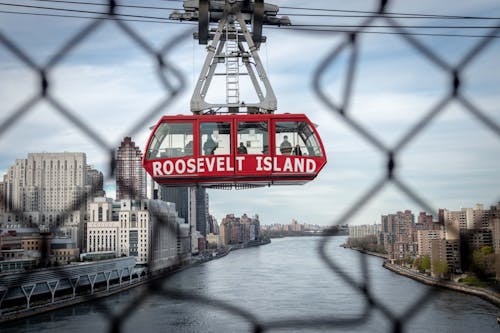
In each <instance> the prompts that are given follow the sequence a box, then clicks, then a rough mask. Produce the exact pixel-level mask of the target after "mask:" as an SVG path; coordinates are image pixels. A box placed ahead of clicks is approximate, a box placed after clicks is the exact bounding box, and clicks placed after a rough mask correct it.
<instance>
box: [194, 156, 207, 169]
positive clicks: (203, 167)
mask: <svg viewBox="0 0 500 333" xmlns="http://www.w3.org/2000/svg"><path fill="white" fill-rule="evenodd" d="M203 162H205V161H204V159H203V158H198V161H197V163H196V165H197V166H198V172H205V166H204V165H203Z"/></svg>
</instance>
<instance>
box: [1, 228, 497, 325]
mask: <svg viewBox="0 0 500 333" xmlns="http://www.w3.org/2000/svg"><path fill="white" fill-rule="evenodd" d="M320 239H321V238H320V237H297V238H283V239H273V241H272V243H271V244H269V245H265V246H260V247H254V248H248V249H243V250H238V251H234V252H231V253H230V254H229V255H228V256H226V257H224V258H221V259H218V260H213V261H210V262H207V263H204V264H202V265H198V266H194V267H191V268H189V269H186V270H184V271H182V272H179V273H177V274H174V275H173V276H171V277H170V278H169V279H168V280H166V281H165V282H164V286H165V287H168V288H176V289H180V290H183V291H188V292H190V293H195V294H197V295H203V296H205V297H206V298H209V299H217V300H223V301H224V302H227V303H230V304H233V305H236V306H238V307H239V308H241V309H242V310H244V311H247V312H250V313H251V314H252V315H253V316H255V317H256V318H258V320H259V321H262V322H264V324H265V323H270V322H274V323H283V322H284V323H286V322H289V320H304V321H305V322H306V323H307V326H308V327H305V328H304V327H302V328H300V327H298V326H294V327H286V328H282V329H273V330H271V331H272V332H276V331H280V332H321V331H327V330H328V331H332V327H331V326H322V325H319V324H318V322H317V319H318V318H323V319H325V318H329V319H350V320H351V322H352V320H353V319H356V318H358V316H359V315H360V314H361V313H362V311H363V310H364V304H365V303H364V298H363V297H362V296H361V295H360V294H359V293H358V292H356V291H355V290H353V289H352V288H350V287H349V285H348V284H346V283H345V282H344V281H343V280H342V278H340V277H339V276H338V275H337V274H334V273H333V272H332V271H331V270H329V269H328V268H327V267H326V266H325V264H324V263H323V262H322V261H321V260H320V258H319V257H318V253H317V245H318V242H319V241H320ZM344 240H345V237H330V239H329V243H328V253H330V254H331V256H332V258H333V259H334V260H335V262H336V263H338V265H339V266H341V267H343V269H344V270H345V272H347V273H348V274H351V275H352V276H355V277H356V279H357V280H359V281H361V276H362V270H361V266H360V258H361V257H362V256H364V258H365V259H366V264H367V267H368V271H369V281H370V283H369V285H370V290H372V292H373V294H374V295H375V297H376V299H377V300H378V301H380V302H381V303H383V304H384V306H385V307H386V308H387V309H389V311H390V312H392V313H394V315H395V316H402V315H403V314H405V313H406V312H407V311H408V309H410V307H411V306H412V304H413V303H414V302H415V300H416V299H417V298H418V297H419V296H420V295H424V294H425V293H426V292H427V291H428V290H429V288H430V287H428V286H426V285H423V284H420V283H418V282H416V281H413V280H411V279H408V278H405V277H402V276H399V275H397V274H394V273H392V272H390V271H388V270H386V269H384V268H383V267H382V266H381V265H382V259H380V258H377V257H373V256H367V255H362V254H360V253H358V252H356V251H353V250H349V249H344V248H342V247H340V246H339V245H340V244H341V243H342V242H343V241H344ZM145 289H146V287H145V286H141V287H138V288H134V289H131V290H129V291H125V292H122V293H120V294H118V295H115V296H111V297H108V298H106V299H104V300H103V301H100V302H91V303H84V304H79V305H76V306H73V307H68V308H64V309H61V310H57V311H54V312H51V313H46V314H41V315H37V316H34V317H31V318H27V319H23V320H19V321H16V322H13V323H8V324H4V325H3V327H2V329H1V332H2V333H10V332H37V333H54V332H72V333H80V332H81V333H89V332H91V333H97V332H106V331H109V329H110V327H111V326H110V322H111V320H109V318H110V317H111V316H116V315H118V314H120V313H122V312H123V311H125V309H126V308H127V307H129V308H130V309H132V311H131V312H130V313H127V314H125V315H121V316H120V317H121V318H123V319H122V320H120V321H117V322H119V323H120V326H119V328H120V330H121V332H135V333H137V332H141V333H143V332H144V333H146V332H252V326H251V324H250V323H249V321H248V320H246V319H244V318H242V317H239V316H237V315H235V314H234V313H229V312H227V311H224V310H221V309H220V307H218V306H217V304H214V302H210V303H209V304H195V303H193V302H190V301H186V300H181V299H171V298H167V297H166V296H165V295H160V293H159V292H158V290H153V291H152V292H151V294H150V295H149V296H148V297H146V298H144V297H141V296H143V295H144V290H145ZM498 311H499V309H498V308H497V307H495V306H494V305H491V304H490V303H488V302H486V301H484V300H482V299H480V298H478V297H475V296H470V295H466V294H462V293H458V292H453V291H448V290H443V291H441V292H439V293H435V294H433V297H432V298H431V299H430V300H429V301H428V302H426V303H425V304H423V305H419V306H417V307H415V308H414V310H411V311H410V314H409V315H408V316H406V315H405V316H403V319H402V325H403V326H402V328H403V331H405V332H454V333H456V332H482V333H486V332H498V331H499V328H500V326H499V325H498V324H497V323H496V315H497V314H498ZM335 331H339V332H367V331H369V332H388V331H392V322H391V321H390V320H388V319H387V316H386V315H384V314H383V313H382V311H380V309H372V310H371V311H369V312H368V316H366V317H363V318H361V319H359V320H357V319H356V320H355V321H354V325H350V326H341V327H337V328H336V329H335Z"/></svg>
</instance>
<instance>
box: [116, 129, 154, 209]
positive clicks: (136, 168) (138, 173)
mask: <svg viewBox="0 0 500 333" xmlns="http://www.w3.org/2000/svg"><path fill="white" fill-rule="evenodd" d="M141 161H142V152H141V150H140V149H139V147H137V146H136V145H135V142H134V141H132V139H131V138H130V137H128V136H127V137H125V138H124V139H123V141H122V142H121V144H120V147H118V150H117V152H116V169H115V175H116V200H130V199H135V200H139V199H144V198H146V193H147V192H146V171H145V170H144V169H143V167H142V164H141Z"/></svg>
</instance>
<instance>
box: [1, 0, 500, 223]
mask: <svg viewBox="0 0 500 333" xmlns="http://www.w3.org/2000/svg"><path fill="white" fill-rule="evenodd" d="M78 1H80V2H94V3H102V1H97V0H93V1H90V0H89V1H83V0H78ZM3 3H11V4H17V5H19V4H23V5H29V6H45V7H59V8H64V9H72V10H85V11H99V10H103V8H104V7H101V6H90V5H75V4H69V3H57V1H52V2H49V1H4V2H3ZM118 3H119V4H126V5H141V6H146V5H149V6H155V7H165V8H179V9H180V8H181V2H178V1H159V0H156V1H155V0H150V1H138V0H123V1H118ZM272 3H274V4H277V5H280V6H281V7H282V8H281V10H280V14H290V19H291V20H292V23H293V24H294V25H302V24H306V25H307V24H309V25H310V24H322V25H325V24H327V25H356V24H360V23H361V22H362V21H363V20H364V18H360V17H318V16H297V15H292V14H316V15H317V14H322V15H324V14H336V15H338V14H340V15H344V16H345V15H351V16H356V14H357V16H360V15H366V14H365V13H358V12H354V11H363V12H366V11H374V10H376V8H377V3H378V2H377V1H357V2H345V1H326V0H325V1H320V0H318V1H309V2H304V1H298V0H290V1H273V2H272ZM284 7H307V8H323V9H334V10H345V11H351V12H326V11H305V10H293V9H291V8H284ZM118 10H119V11H120V13H127V14H131V15H142V16H155V17H168V15H169V13H170V12H171V10H169V9H163V10H152V9H150V10H146V9H140V8H119V9H118ZM6 11H10V12H11V13H5V12H6ZM14 11H15V12H25V13H28V12H29V13H52V14H53V13H55V12H54V11H49V10H44V11H42V10H41V9H35V8H30V7H13V6H5V5H0V33H1V34H2V35H4V36H6V37H7V38H8V39H9V40H10V41H12V42H14V43H15V45H16V46H17V47H18V48H19V49H21V50H22V51H23V52H24V53H25V54H27V55H28V57H29V58H30V59H32V61H33V62H35V63H36V64H37V65H38V66H45V64H47V63H48V62H49V61H50V59H52V58H53V56H54V54H56V53H57V52H58V50H60V48H61V47H62V45H64V44H65V43H66V42H67V41H68V40H70V39H71V38H73V37H74V36H75V35H76V34H78V33H79V32H80V31H81V30H82V29H83V28H84V27H86V26H88V24H89V22H90V21H89V20H88V19H78V18H63V17H48V16H34V15H21V14H14V13H12V12H14ZM387 11H388V12H394V13H418V14H434V15H453V16H480V17H489V18H492V19H488V20H470V19H468V20H463V19H462V20H457V19H447V20H444V19H442V18H441V19H435V18H430V17H424V18H420V19H410V18H404V16H398V18H395V20H396V21H397V22H398V24H401V25H404V26H407V28H406V29H407V30H408V31H410V32H413V33H427V34H429V33H441V34H461V35H479V36H481V35H485V34H488V33H489V32H490V31H492V29H491V28H487V27H491V26H498V25H500V3H498V1H489V0H481V1H439V2H436V1H430V0H429V1H428V0H424V1H412V2H410V1H390V2H389V7H388V8H387ZM57 14H63V15H83V14H81V13H78V12H58V13H57ZM495 18H496V19H495ZM126 24H127V26H129V27H131V28H132V29H133V31H135V33H137V35H139V36H140V37H141V38H142V39H143V40H144V41H145V42H146V44H147V45H149V46H150V47H152V48H153V49H155V50H158V49H160V48H161V47H162V46H163V45H165V44H166V43H168V41H171V40H172V39H174V38H175V37H177V36H180V35H183V36H184V37H183V38H182V39H181V40H180V42H178V43H174V46H173V47H172V48H171V49H170V50H169V51H168V54H167V55H166V56H165V59H167V60H168V64H169V65H171V66H173V68H174V69H175V70H176V71H178V72H180V73H181V74H182V78H183V79H182V81H180V80H179V79H177V78H175V75H173V74H172V71H171V70H169V69H167V70H166V71H165V72H164V76H165V77H166V78H167V79H168V82H170V83H171V84H172V85H173V86H175V87H178V86H179V85H180V84H181V82H184V84H185V86H184V89H183V90H182V92H181V93H180V94H178V95H177V96H176V97H175V98H174V99H173V100H172V101H171V102H169V103H168V104H167V105H166V106H164V107H162V108H160V109H159V111H158V112H157V113H156V114H155V115H151V114H150V113H151V110H153V109H154V108H156V107H157V106H158V105H161V104H162V103H163V102H164V101H165V99H166V98H167V97H168V96H169V95H168V92H167V90H166V88H165V86H164V84H163V83H162V81H161V80H160V79H159V77H158V75H157V69H156V67H155V61H154V59H153V58H152V57H151V55H150V54H148V53H147V52H145V51H144V50H143V49H142V48H141V47H139V46H138V44H137V43H136V41H134V40H133V39H131V38H130V37H129V36H127V35H126V34H124V33H123V31H122V30H121V29H120V28H119V27H118V26H117V24H116V23H115V22H112V21H105V22H102V23H101V25H100V26H99V27H98V28H97V29H95V30H94V31H92V33H90V34H89V35H88V36H87V37H86V38H85V39H83V40H82V41H81V42H79V43H78V44H77V45H76V46H75V47H74V48H72V49H71V50H70V51H69V52H67V53H65V54H64V56H63V57H61V58H59V59H58V62H57V64H56V65H55V66H54V67H52V68H50V69H49V70H48V72H47V77H48V79H49V93H50V95H51V96H52V97H54V99H55V100H57V102H58V103H60V104H61V105H63V106H64V107H65V108H66V109H67V110H69V111H70V112H71V113H72V114H73V115H75V116H76V117H77V118H78V119H79V121H80V122H82V123H83V124H85V125H86V126H87V127H89V128H91V129H92V134H90V135H89V133H85V132H84V131H82V130H80V129H79V128H77V127H76V126H75V125H74V123H72V122H71V121H70V120H69V118H68V117H66V116H64V115H63V114H62V113H61V112H60V111H58V110H57V109H55V108H54V106H53V105H51V104H50V103H47V101H41V102H38V103H36V104H35V105H33V106H32V107H31V108H29V109H28V110H27V112H25V113H24V114H22V115H21V116H20V117H18V118H16V121H15V122H14V123H13V124H12V125H11V126H9V127H8V128H6V129H5V130H3V131H1V132H0V174H4V173H5V171H6V169H7V168H8V166H9V165H11V164H13V163H14V161H15V159H16V158H26V156H27V154H28V153H30V152H63V151H73V152H74V151H80V152H85V153H86V154H87V161H88V163H89V164H92V165H94V167H96V168H97V169H99V170H101V171H103V172H104V174H105V175H109V161H108V158H109V154H108V150H107V149H105V148H103V147H101V146H100V145H99V144H98V143H99V142H100V140H102V141H104V142H105V143H106V145H107V146H108V147H117V146H118V145H119V143H120V141H121V140H122V139H123V137H124V136H129V135H131V136H132V138H133V140H134V141H135V142H136V143H137V145H138V146H139V147H140V148H141V150H144V147H145V144H146V140H147V137H148V135H149V127H150V126H152V125H154V124H155V123H156V121H157V119H159V117H160V116H161V115H164V114H165V115H173V114H189V113H190V111H189V102H190V98H191V94H192V91H193V86H194V82H195V81H196V78H197V76H198V73H199V71H200V69H201V66H202V63H203V61H204V58H205V54H206V52H205V47H204V46H203V45H199V44H198V43H197V41H195V40H193V39H192V37H191V32H193V31H195V30H196V28H197V27H196V25H192V24H186V23H184V24H167V23H161V24H160V23H140V22H126ZM386 24H387V22H386V21H384V20H381V19H378V20H376V21H374V22H373V25H386ZM437 25H441V26H455V27H457V26H458V27H457V28H446V29H444V28H441V29H430V28H418V27H415V26H437ZM408 26H412V27H408ZM465 26H469V28H466V27H465ZM471 26H473V27H474V28H470V27H471ZM484 26H486V28H478V27H484ZM344 29H346V28H344ZM366 31H367V32H369V31H382V32H392V33H394V32H396V30H394V29H391V28H377V29H374V28H372V29H368V28H367V29H366ZM264 35H265V36H266V37H267V43H265V44H263V45H262V46H261V49H260V56H261V59H262V61H263V64H264V67H265V69H266V71H267V74H268V76H269V79H270V81H271V84H272V86H273V89H274V92H275V94H276V96H277V99H278V111H277V112H278V113H285V112H289V113H305V114H306V115H307V116H308V117H309V118H310V119H311V121H312V122H314V123H315V124H318V131H319V134H320V136H321V138H322V141H323V144H324V146H325V149H326V152H327V159H328V163H327V165H326V167H325V168H324V169H323V171H322V172H321V173H320V175H319V176H318V177H317V178H316V179H315V180H314V181H312V182H310V183H308V184H306V185H303V186H281V187H280V186H276V187H270V188H268V187H266V188H259V189H252V190H238V191H236V190H232V191H226V190H209V191H208V193H209V197H210V213H211V214H213V215H214V216H215V217H216V218H217V220H218V221H220V220H221V218H223V217H224V216H225V215H226V214H229V213H234V214H236V215H242V214H243V213H246V214H248V215H254V214H258V215H259V217H260V221H261V223H263V224H273V223H282V224H287V223H290V222H291V220H292V219H296V220H297V221H299V223H312V224H320V225H329V224H334V223H349V224H371V223H375V222H376V223H380V215H382V214H389V213H395V212H397V211H399V210H404V209H411V210H412V211H414V212H415V213H418V212H419V211H422V210H424V208H425V207H422V206H421V205H420V204H419V203H418V202H416V201H415V200H412V198H410V197H408V195H406V194H405V193H403V192H402V191H401V190H400V189H399V188H398V187H396V186H394V185H393V184H392V183H388V184H386V185H385V186H383V188H382V189H380V190H379V191H378V192H377V193H376V195H375V196H373V197H372V198H371V199H370V200H368V201H363V200H361V198H362V197H363V195H364V194H365V193H367V191H369V189H370V188H372V186H374V184H376V183H377V182H378V181H379V180H380V179H381V178H382V177H383V176H384V175H385V173H386V171H385V170H386V169H385V168H386V164H387V161H386V157H385V154H383V153H382V152H381V151H380V150H379V149H378V148H377V146H375V145H373V143H371V142H369V141H367V140H366V139H365V138H364V137H363V136H361V135H360V134H359V133H358V131H356V130H355V128H354V127H353V126H351V125H350V124H349V122H346V121H345V119H344V118H342V117H340V116H339V115H338V113H337V112H335V111H334V110H332V109H330V108H329V106H328V105H327V104H325V103H324V102H323V101H321V100H320V99H319V98H318V96H317V94H316V92H315V91H314V89H313V78H314V73H315V72H316V70H317V69H318V67H319V64H320V63H321V62H322V61H324V60H325V59H326V57H327V56H328V55H329V54H330V53H331V52H332V51H333V50H335V49H336V48H337V47H339V45H341V44H342V43H343V42H345V41H346V34H345V33H335V32H303V31H298V30H285V29H283V28H267V27H265V28H264ZM497 36H498V37H500V33H497ZM413 38H414V39H415V40H416V41H417V42H418V44H419V45H423V46H425V48H427V49H428V50H430V53H432V54H433V55H435V57H436V58H437V59H439V60H440V61H441V62H444V63H445V64H447V66H449V67H450V68H452V67H454V66H457V65H458V64H460V63H461V61H462V59H464V57H465V56H466V55H467V54H468V53H469V52H470V50H472V49H473V48H474V47H475V46H476V45H477V44H478V43H480V42H481V40H482V38H478V37H443V36H429V35H427V36H413ZM357 42H358V47H359V49H358V53H357V55H358V57H357V62H356V63H357V66H356V70H355V73H354V81H353V82H354V83H353V85H352V93H351V97H350V99H349V104H348V108H347V110H346V111H347V114H348V116H349V119H352V120H353V121H354V122H355V123H356V124H357V125H359V126H361V127H363V128H364V129H366V130H367V131H369V133H371V135H372V136H374V137H376V138H377V140H378V141H380V142H381V143H383V145H384V146H386V147H388V148H389V149H391V148H392V147H394V146H395V145H396V144H397V143H398V142H399V141H400V140H401V139H402V138H403V137H404V136H405V135H406V134H407V133H408V131H409V130H410V129H411V128H412V127H413V126H415V124H417V123H418V122H419V121H420V120H421V119H423V117H425V116H426V115H427V114H429V112H430V111H431V109H432V108H434V107H435V106H436V105H437V104H438V103H439V102H441V101H442V100H443V99H444V98H445V96H447V95H448V94H449V92H450V84H451V78H450V75H449V74H448V73H447V72H446V71H444V70H443V69H442V68H441V67H440V66H438V65H437V64H436V62H434V61H432V60H430V59H429V58H428V57H426V56H424V55H423V54H422V53H421V51H420V50H419V49H417V48H416V47H415V45H413V44H411V43H409V42H408V41H407V40H405V39H404V38H402V36H401V35H397V34H396V35H395V34H372V33H363V34H359V35H358V39H357ZM498 54H500V38H495V40H494V41H493V42H490V43H488V44H487V46H486V47H485V48H484V49H483V50H482V51H481V52H480V53H479V54H478V55H477V56H475V57H473V58H472V60H471V61H470V62H468V63H467V65H466V67H465V68H463V70H461V72H460V74H461V79H462V80H461V82H462V85H461V87H460V89H461V93H462V94H463V96H465V97H466V98H467V100H468V101H470V102H471V103H472V104H474V105H475V106H476V107H477V108H479V109H480V110H481V112H483V113H484V115H486V116H487V117H488V119H490V120H491V121H492V122H493V124H494V125H495V126H496V128H498V127H499V126H500V110H499V106H500V58H499V57H498ZM349 56H350V50H349V49H348V48H345V49H343V51H342V52H340V53H339V55H338V57H336V58H335V59H334V61H331V62H329V63H328V65H327V66H326V68H325V70H324V71H323V72H322V75H321V77H320V81H319V82H320V87H321V90H322V92H323V93H324V94H325V95H326V96H327V97H328V99H329V100H331V101H334V102H335V103H336V104H340V103H341V102H340V101H341V100H342V98H341V96H342V91H343V89H344V87H345V82H346V80H345V76H346V73H347V68H348V61H349ZM219 87H220V86H219ZM215 89H216V88H215ZM222 89H224V87H223V86H222ZM37 93H38V76H37V74H36V73H35V72H34V71H33V70H32V69H30V68H28V67H27V66H26V64H25V63H24V62H23V61H20V59H19V58H18V57H16V56H15V55H13V53H12V52H11V50H10V49H8V48H6V47H5V45H4V43H2V42H0V126H2V124H3V123H4V121H5V120H6V119H7V118H8V117H9V116H10V115H12V114H14V113H15V112H17V111H19V109H20V108H21V106H22V105H23V103H26V102H27V101H28V100H29V99H30V98H32V97H33V96H36V95H37ZM211 93H212V95H211V96H212V97H213V98H217V97H218V96H220V93H217V91H212V92H211ZM141 122H143V125H142V126H141V127H140V128H139V129H138V131H136V132H134V133H131V129H133V128H134V127H135V126H136V125H137V124H139V123H141ZM0 128H3V127H0ZM499 143H500V137H499V135H498V133H496V132H495V131H494V130H492V129H491V128H489V127H486V126H485V125H484V124H483V123H482V122H480V121H479V120H478V118H477V117H475V116H474V115H472V114H471V112H470V111H468V110H467V109H466V108H464V107H463V106H462V105H461V104H460V103H458V102H457V101H453V102H451V103H449V104H447V105H446V106H445V107H444V108H443V109H442V110H441V112H439V113H438V114H437V116H436V117H434V118H433V119H432V121H431V122H430V123H429V124H428V125H427V126H425V127H424V128H423V129H422V130H421V131H420V132H418V133H417V134H416V135H415V136H414V137H413V138H412V140H410V141H409V142H408V143H407V144H406V145H404V147H403V148H402V150H400V151H399V152H398V154H397V155H396V159H395V161H396V170H395V174H396V175H397V176H398V179H401V180H402V181H403V182H404V184H405V185H406V186H407V187H409V188H411V190H412V192H414V193H416V194H417V195H418V197H420V198H422V199H423V200H424V201H425V203H426V205H427V206H430V207H429V208H431V211H430V212H429V213H433V214H434V216H436V213H435V212H436V211H437V209H438V208H448V209H450V210H458V209H460V208H461V207H473V206H474V205H475V204H476V203H483V204H485V205H486V206H489V205H492V204H495V203H496V202H498V201H499V200H500V190H499V189H500V177H498V175H499V174H500V144H499ZM105 187H106V190H107V193H108V196H110V197H114V194H115V193H114V179H113V178H108V179H107V180H106V184H105ZM360 200H361V201H360ZM357 202H363V204H362V205H361V207H360V209H358V210H356V212H355V213H354V214H347V212H350V211H351V209H352V208H353V207H355V206H357V205H356V203H357ZM346 214H347V216H346Z"/></svg>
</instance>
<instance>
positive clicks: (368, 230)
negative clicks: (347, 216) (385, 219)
mask: <svg viewBox="0 0 500 333" xmlns="http://www.w3.org/2000/svg"><path fill="white" fill-rule="evenodd" d="M381 230H382V225H381V224H363V225H350V226H349V237H352V238H363V237H366V236H371V235H374V236H377V237H378V235H379V234H380V232H381Z"/></svg>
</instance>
